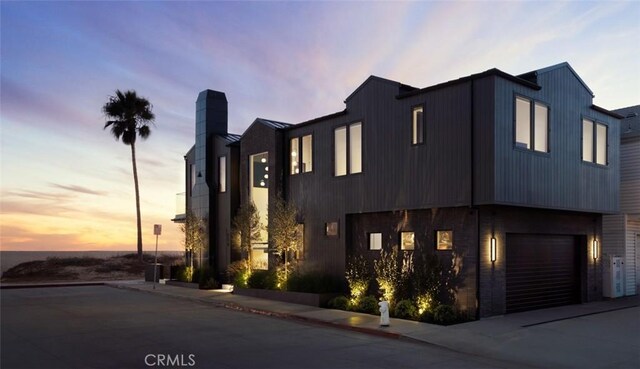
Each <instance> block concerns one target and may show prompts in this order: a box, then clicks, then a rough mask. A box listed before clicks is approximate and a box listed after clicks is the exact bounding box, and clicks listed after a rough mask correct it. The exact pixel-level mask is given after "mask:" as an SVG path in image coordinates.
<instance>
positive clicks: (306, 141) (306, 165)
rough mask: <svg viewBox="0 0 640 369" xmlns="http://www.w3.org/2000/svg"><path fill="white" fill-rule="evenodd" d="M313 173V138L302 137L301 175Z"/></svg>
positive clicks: (309, 136) (308, 136)
mask: <svg viewBox="0 0 640 369" xmlns="http://www.w3.org/2000/svg"><path fill="white" fill-rule="evenodd" d="M311 171H313V136H311V135H306V136H302V173H307V172H311Z"/></svg>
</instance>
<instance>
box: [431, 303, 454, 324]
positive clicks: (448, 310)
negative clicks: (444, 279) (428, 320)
mask: <svg viewBox="0 0 640 369" xmlns="http://www.w3.org/2000/svg"><path fill="white" fill-rule="evenodd" d="M456 319H457V314H456V311H455V310H454V308H453V306H451V305H439V306H438V307H436V308H435V309H433V321H434V322H435V323H437V324H443V325H448V324H451V323H454V322H455V321H456Z"/></svg>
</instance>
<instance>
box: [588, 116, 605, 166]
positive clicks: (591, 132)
mask: <svg viewBox="0 0 640 369" xmlns="http://www.w3.org/2000/svg"><path fill="white" fill-rule="evenodd" d="M607 135H608V134H607V126H605V125H604V124H600V123H596V122H594V121H592V120H589V119H582V160H584V161H588V162H591V163H596V164H601V165H607Z"/></svg>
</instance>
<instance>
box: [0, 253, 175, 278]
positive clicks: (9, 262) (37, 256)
mask: <svg viewBox="0 0 640 369" xmlns="http://www.w3.org/2000/svg"><path fill="white" fill-rule="evenodd" d="M133 253H135V251H0V266H1V267H2V273H4V272H5V271H6V270H7V269H9V268H11V267H13V266H16V265H18V264H20V263H25V262H27V261H36V260H46V259H47V258H49V257H58V258H73V257H78V258H81V257H92V258H100V259H108V258H110V257H112V256H120V255H126V254H133ZM183 253H184V251H158V255H162V254H167V255H182V254H183Z"/></svg>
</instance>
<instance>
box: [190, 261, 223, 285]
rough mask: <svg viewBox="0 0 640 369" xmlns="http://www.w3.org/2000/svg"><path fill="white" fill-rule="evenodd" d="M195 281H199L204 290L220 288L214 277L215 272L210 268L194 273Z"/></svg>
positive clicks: (199, 269)
mask: <svg viewBox="0 0 640 369" xmlns="http://www.w3.org/2000/svg"><path fill="white" fill-rule="evenodd" d="M193 280H197V281H198V286H199V287H200V289H203V290H211V289H214V288H218V282H217V281H216V279H215V277H214V275H213V270H212V269H211V268H209V267H208V266H205V267H202V268H198V269H196V271H195V272H194V273H193Z"/></svg>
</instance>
